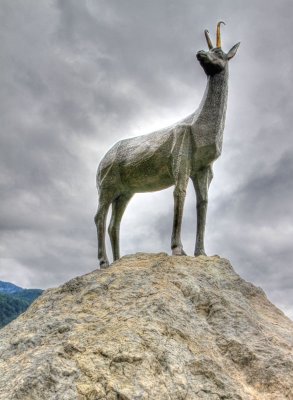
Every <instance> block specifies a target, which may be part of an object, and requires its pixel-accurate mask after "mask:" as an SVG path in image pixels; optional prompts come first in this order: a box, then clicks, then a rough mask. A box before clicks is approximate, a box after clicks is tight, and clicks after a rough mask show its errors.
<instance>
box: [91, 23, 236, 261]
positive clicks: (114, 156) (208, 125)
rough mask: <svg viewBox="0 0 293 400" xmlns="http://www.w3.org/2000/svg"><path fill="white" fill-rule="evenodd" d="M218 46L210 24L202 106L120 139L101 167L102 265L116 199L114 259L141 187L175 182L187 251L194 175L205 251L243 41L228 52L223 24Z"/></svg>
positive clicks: (175, 241) (176, 248) (176, 224)
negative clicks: (233, 63)
mask: <svg viewBox="0 0 293 400" xmlns="http://www.w3.org/2000/svg"><path fill="white" fill-rule="evenodd" d="M222 23H223V24H224V22H222V21H221V22H219V23H218V24H217V43H216V47H213V45H212V41H211V39H210V37H209V32H208V30H205V37H206V40H207V44H208V48H209V50H208V51H204V50H201V51H199V52H198V53H197V55H196V58H197V59H198V61H199V63H200V65H201V66H202V68H203V70H204V72H205V73H206V75H207V86H206V90H205V93H204V96H203V99H202V101H201V103H200V106H199V108H198V109H197V110H196V111H195V112H194V113H192V114H191V115H189V116H188V117H186V118H184V119H183V120H181V121H179V122H177V123H175V124H174V125H172V126H169V127H167V128H165V129H161V130H159V131H156V132H153V133H150V134H147V135H143V136H137V137H132V138H129V139H124V140H121V141H119V142H118V143H116V144H115V145H114V146H113V147H112V148H111V149H110V150H109V151H108V152H107V154H106V155H105V156H104V158H103V159H102V161H101V163H100V165H99V168H98V172H97V188H98V191H99V206H98V211H97V214H96V216H95V223H96V226H97V235H98V259H99V262H100V267H101V268H106V267H108V265H109V262H108V258H107V254H106V246H105V230H106V217H107V213H108V209H109V206H110V205H111V204H112V216H111V220H110V225H109V229H108V232H109V236H110V241H111V246H112V252H113V259H114V260H117V259H118V258H119V257H120V253H119V230H120V222H121V218H122V216H123V213H124V211H125V208H126V206H127V204H128V202H129V200H130V199H131V198H132V196H133V195H134V194H135V193H143V192H153V191H158V190H162V189H166V188H168V187H170V186H175V188H174V216H173V230H172V238H171V249H172V254H173V255H179V256H180V255H185V252H184V250H183V246H182V243H181V223H182V215H183V206H184V200H185V195H186V188H187V184H188V179H189V178H191V180H192V182H193V185H194V188H195V192H196V198H197V233H196V245H195V252H194V255H195V256H199V255H205V250H204V231H205V223H206V212H207V204H208V188H209V185H210V182H211V180H212V177H213V172H212V166H213V162H214V161H215V160H216V159H217V158H218V157H219V156H220V154H221V151H222V142H223V130H224V123H225V114H226V107H227V95H228V61H229V60H230V59H231V58H232V57H234V56H235V54H236V52H237V49H238V46H239V44H240V43H237V44H236V45H234V46H233V47H232V48H231V50H230V51H229V52H228V53H225V52H224V51H223V50H222V47H221V32H220V27H221V24H222Z"/></svg>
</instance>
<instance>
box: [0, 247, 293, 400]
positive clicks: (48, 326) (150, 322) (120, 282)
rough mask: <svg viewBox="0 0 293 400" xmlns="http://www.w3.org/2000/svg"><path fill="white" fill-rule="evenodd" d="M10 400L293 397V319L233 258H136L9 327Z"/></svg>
mask: <svg viewBox="0 0 293 400" xmlns="http://www.w3.org/2000/svg"><path fill="white" fill-rule="evenodd" d="M0 399H1V400H4V399H5V400H43V399H44V400H45V399H46V400H73V399H78V400H102V399H105V400H106V399H107V400H146V399H148V400H181V399H182V400H183V399H185V400H196V399H206V400H220V399H221V400H224V399H231V400H281V399H293V323H292V321H290V320H289V319H288V318H286V317H285V316H284V314H283V313H282V312H281V311H279V310H278V309H277V308H276V307H275V306H274V305H272V304H271V303H270V302H269V301H268V299H267V298H266V296H265V294H264V292H263V291H262V290H261V289H260V288H257V287H255V286H253V285H252V284H250V283H247V282H245V281H244V280H243V279H241V278H240V277H239V276H238V275H237V274H236V273H235V272H234V271H233V269H232V267H231V265H230V264H229V262H228V261H227V260H225V259H221V258H219V257H216V256H215V257H203V256H201V257H198V258H193V257H170V256H168V255H166V254H163V253H160V254H136V255H133V256H126V257H123V258H122V259H120V260H119V261H117V262H115V263H114V264H113V265H112V266H111V267H110V268H109V269H107V270H102V271H100V270H97V271H94V272H92V273H90V274H87V275H84V276H81V277H77V278H75V279H73V280H71V281H69V282H67V283H66V284H64V285H63V286H61V287H59V288H57V289H50V290H47V291H46V292H45V293H44V294H43V295H42V296H41V297H40V298H38V299H37V300H36V301H35V302H34V303H33V304H32V306H31V307H30V308H29V309H28V310H27V311H26V312H25V313H24V314H23V315H21V316H20V317H19V318H18V319H17V320H15V321H13V322H12V323H11V324H9V325H8V326H6V327H5V328H4V329H2V330H1V331H0Z"/></svg>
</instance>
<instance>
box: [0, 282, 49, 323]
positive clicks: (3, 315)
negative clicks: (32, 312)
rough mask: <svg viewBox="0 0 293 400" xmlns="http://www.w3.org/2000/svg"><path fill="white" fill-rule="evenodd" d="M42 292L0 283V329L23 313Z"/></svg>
mask: <svg viewBox="0 0 293 400" xmlns="http://www.w3.org/2000/svg"><path fill="white" fill-rule="evenodd" d="M42 292H43V291H42V290H41V289H22V288H20V287H19V286H16V285H13V284H12V283H9V282H1V281H0V328H2V327H3V326H5V325H6V324H8V323H9V322H10V321H12V320H13V319H15V318H16V317H18V315H19V314H21V313H23V312H24V311H25V310H26V309H27V308H28V307H29V305H30V304H31V303H32V302H33V301H34V300H35V299H36V298H37V297H39V296H40V295H41V294H42Z"/></svg>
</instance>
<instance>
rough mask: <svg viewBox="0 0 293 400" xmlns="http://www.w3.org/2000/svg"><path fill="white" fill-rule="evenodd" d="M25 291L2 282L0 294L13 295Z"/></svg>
mask: <svg viewBox="0 0 293 400" xmlns="http://www.w3.org/2000/svg"><path fill="white" fill-rule="evenodd" d="M22 290H23V289H22V288H21V287H19V286H16V285H14V284H13V283H10V282H3V281H0V293H6V294H12V293H17V292H21V291H22Z"/></svg>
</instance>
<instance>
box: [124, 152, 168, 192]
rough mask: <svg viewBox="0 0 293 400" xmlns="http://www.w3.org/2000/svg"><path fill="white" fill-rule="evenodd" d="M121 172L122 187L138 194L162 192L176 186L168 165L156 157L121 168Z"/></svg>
mask: <svg viewBox="0 0 293 400" xmlns="http://www.w3.org/2000/svg"><path fill="white" fill-rule="evenodd" d="M164 161H165V160H164ZM119 171H120V179H121V183H122V185H123V186H126V187H127V188H128V189H129V190H131V191H134V192H136V193H139V192H141V193H142V192H152V191H157V190H162V189H166V188H168V187H170V186H172V185H173V184H174V180H173V177H172V175H171V173H170V168H169V166H168V163H167V162H166V161H165V162H162V160H158V159H156V157H151V158H149V159H147V160H141V162H140V163H137V164H136V165H131V166H129V165H128V166H126V165H124V166H121V167H120V168H119Z"/></svg>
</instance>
